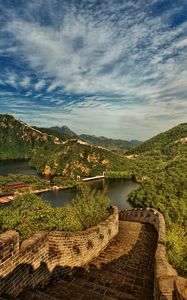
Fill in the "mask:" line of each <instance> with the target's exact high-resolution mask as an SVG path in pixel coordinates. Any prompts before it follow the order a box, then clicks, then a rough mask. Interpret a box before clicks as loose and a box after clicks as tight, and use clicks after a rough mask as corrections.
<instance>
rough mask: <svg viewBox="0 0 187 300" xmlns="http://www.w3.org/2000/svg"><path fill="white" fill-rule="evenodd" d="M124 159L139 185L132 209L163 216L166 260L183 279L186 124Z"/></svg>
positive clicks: (186, 258) (186, 256)
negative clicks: (136, 207)
mask: <svg viewBox="0 0 187 300" xmlns="http://www.w3.org/2000/svg"><path fill="white" fill-rule="evenodd" d="M134 153H136V154H134ZM128 158H129V160H131V161H132V164H131V165H130V169H129V172H130V173H131V174H133V176H134V178H135V179H136V180H139V181H141V182H142V184H141V186H140V188H139V189H138V190H136V191H134V192H132V193H131V194H130V195H129V199H130V201H131V202H132V203H133V204H134V205H135V206H141V207H154V208H156V209H158V210H159V211H161V212H162V213H163V214H164V216H165V220H166V225H167V240H166V245H167V250H168V255H169V259H170V261H171V263H172V264H173V265H174V266H175V267H176V268H177V269H178V271H179V272H180V273H181V274H183V275H185V276H187V247H186V245H187V176H186V174H187V124H181V125H178V126H177V127H174V128H173V129H171V130H169V131H167V132H165V133H162V134H160V135H158V136H156V137H155V138H152V139H151V140H149V141H147V142H145V143H143V144H142V145H140V146H138V147H136V149H133V150H131V152H130V153H129V155H128Z"/></svg>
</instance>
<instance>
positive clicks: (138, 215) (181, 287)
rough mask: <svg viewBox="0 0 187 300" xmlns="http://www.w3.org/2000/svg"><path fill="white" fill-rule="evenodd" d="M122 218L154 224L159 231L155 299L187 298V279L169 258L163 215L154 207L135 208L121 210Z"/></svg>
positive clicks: (184, 299) (186, 299)
mask: <svg viewBox="0 0 187 300" xmlns="http://www.w3.org/2000/svg"><path fill="white" fill-rule="evenodd" d="M120 219H121V220H126V221H133V222H141V223H149V224H152V225H153V226H154V227H155V229H156V230H157V232H158V240H157V249H156V253H155V271H154V277H155V279H154V299H155V300H173V299H175V300H187V279H185V278H182V277H179V276H178V274H177V271H176V270H175V269H174V268H173V267H172V266H171V265H170V264H169V262H168V259H167V254H166V247H165V238H166V229H165V220H164V217H163V215H162V214H161V213H160V212H158V211H157V210H156V209H153V208H133V209H127V210H124V211H122V212H120ZM174 297H175V298H174Z"/></svg>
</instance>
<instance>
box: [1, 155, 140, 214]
mask: <svg viewBox="0 0 187 300" xmlns="http://www.w3.org/2000/svg"><path fill="white" fill-rule="evenodd" d="M9 173H12V174H18V173H20V174H25V175H35V176H38V177H41V176H40V175H38V174H37V172H36V170H35V169H33V168H31V167H29V165H28V161H26V160H17V159H16V160H4V161H0V175H7V174H9ZM85 184H87V185H89V186H91V188H92V189H99V190H103V189H106V190H107V196H108V197H109V198H110V200H111V204H115V205H117V206H118V207H119V209H121V210H122V209H125V208H130V207H132V206H131V205H130V203H129V202H128V201H127V199H128V194H129V193H130V192H131V191H133V190H135V189H137V188H138V187H139V184H138V183H136V182H134V181H132V180H125V179H99V180H94V181H89V182H87V183H85ZM77 189H78V187H76V188H71V189H64V190H54V191H50V192H46V193H43V194H41V195H40V196H41V197H42V198H43V199H44V200H47V201H49V202H50V203H51V205H52V206H53V207H58V206H64V205H65V204H66V203H69V202H71V201H72V199H73V198H74V197H75V196H76V193H77Z"/></svg>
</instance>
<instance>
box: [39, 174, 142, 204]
mask: <svg viewBox="0 0 187 300" xmlns="http://www.w3.org/2000/svg"><path fill="white" fill-rule="evenodd" d="M85 184H87V185H89V186H91V188H93V189H99V190H103V189H104V188H106V189H107V196H108V197H109V198H110V200H111V204H115V205H117V206H118V207H119V209H121V210H122V209H125V208H130V207H132V206H131V204H130V203H129V202H128V201H127V198H128V194H129V193H130V192H131V191H133V190H135V189H137V188H138V187H139V184H138V183H136V182H133V181H132V180H123V179H101V180H96V181H90V182H87V183H85ZM76 193H77V188H73V189H66V190H57V191H50V192H46V193H42V194H41V195H40V196H41V197H42V198H43V199H44V200H47V201H49V202H50V203H51V205H52V206H53V207H57V206H64V205H65V204H66V203H69V202H71V201H72V199H73V198H74V197H75V196H76Z"/></svg>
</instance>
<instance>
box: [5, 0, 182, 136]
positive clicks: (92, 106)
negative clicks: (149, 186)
mask: <svg viewBox="0 0 187 300" xmlns="http://www.w3.org/2000/svg"><path fill="white" fill-rule="evenodd" d="M75 2H76V1H75ZM75 2H74V1H67V2H66V1H55V0H45V1H44V0H37V1H36V0H33V1H31V2H30V3H28V4H25V6H24V9H23V11H22V13H21V10H20V9H21V8H20V9H18V12H17V13H15V11H14V10H11V13H9V17H8V18H7V20H8V22H7V24H6V26H5V28H4V29H3V30H4V32H6V34H7V33H8V35H7V36H11V37H12V38H11V41H9V43H8V42H7V41H5V43H4V46H3V49H6V48H7V49H9V52H6V53H5V54H6V55H8V54H7V53H11V49H12V55H15V54H16V56H15V57H16V59H18V60H21V61H22V62H23V64H25V66H29V68H30V69H31V70H32V72H33V73H34V74H36V78H38V79H34V81H35V82H36V80H38V81H37V82H36V83H35V84H34V85H33V86H31V82H30V81H29V80H26V79H21V81H20V78H22V77H21V76H20V78H17V77H16V76H15V75H14V74H9V75H10V76H9V77H8V78H7V77H6V78H3V82H5V83H8V84H10V85H11V86H13V87H17V86H18V87H19V86H22V87H23V88H29V89H31V88H33V89H34V92H35V91H37V92H40V93H41V90H42V89H43V91H42V92H43V94H44V93H48V95H49V97H47V96H46V95H45V97H44V98H45V103H47V104H48V105H49V106H50V105H51V107H52V108H51V112H50V113H51V114H52V115H53V116H55V110H56V108H57V107H59V106H60V107H61V109H63V110H64V111H59V112H58V113H57V120H59V121H60V116H61V117H62V118H65V116H69V117H70V118H71V121H72V123H73V126H76V124H78V120H79V122H80V125H79V126H80V127H81V128H82V132H84V130H83V129H84V128H88V130H89V128H92V127H93V126H95V127H96V128H97V129H96V131H99V129H103V134H105V133H104V132H106V131H107V128H108V130H110V132H111V134H112V132H113V134H115V135H117V133H118V132H119V134H120V136H121V137H122V130H121V131H120V126H121V128H124V130H125V128H127V127H128V124H129V123H131V127H132V128H131V129H130V130H129V131H128V132H129V134H130V133H131V134H133V135H136V132H137V134H139V135H140V136H142V138H143V135H144V136H146V137H148V136H151V131H152V132H153V131H154V130H155V131H156V126H157V128H159V129H161V127H162V126H163V128H167V127H168V126H169V125H175V123H176V122H177V121H178V122H181V120H184V115H185V113H184V112H185V109H186V106H185V105H184V103H185V101H186V97H187V81H186V78H187V48H186V46H187V21H186V22H183V23H181V24H179V25H178V26H173V27H172V26H170V22H171V19H172V18H173V16H174V15H175V14H179V13H182V10H181V9H182V8H181V6H182V4H181V6H176V5H175V7H173V6H171V8H168V10H167V12H165V13H163V14H161V13H160V14H157V15H156V13H155V11H154V9H153V7H152V5H153V4H158V3H159V1H158V0H154V1H143V3H144V4H145V5H142V1H130V0H129V1H115V0H106V1H105V0H103V1H100V3H99V4H98V6H96V1H94V0H93V1H87V0H82V1H78V2H77V3H76V5H75ZM181 3H182V2H181ZM57 4H58V5H57ZM57 6H58V10H57ZM41 10H42V16H44V17H43V19H42V16H41ZM7 15H8V14H7ZM22 15H23V16H24V17H22ZM46 16H47V24H46V22H45V18H46ZM3 51H4V50H3ZM18 77H19V76H18ZM32 82H33V80H32ZM30 93H32V92H31V91H29V92H28V93H27V94H26V96H27V97H28V96H30V95H31V94H30ZM71 94H74V96H75V95H77V98H76V97H72V99H71V97H69V98H68V97H67V96H68V95H69V96H71ZM88 94H89V95H90V94H93V96H92V97H90V96H89V97H88V96H85V97H83V96H82V95H88ZM58 96H59V98H58ZM60 96H61V97H62V98H63V97H64V98H65V100H63V101H62V100H61V99H60ZM39 98H40V94H39V95H36V96H35V97H33V99H37V101H38V106H39V105H41V103H40V99H39ZM33 101H35V100H33ZM55 106H56V107H55ZM53 107H55V108H54V112H53ZM181 107H183V109H181ZM43 109H44V110H45V107H43ZM76 110H77V111H76ZM93 112H94V115H96V118H97V122H94V120H93ZM112 112H113V113H112ZM44 115H45V112H44V114H43V118H41V120H43V121H45V119H44ZM102 115H103V118H102ZM32 117H33V116H32ZM74 118H75V119H74ZM107 118H108V120H107ZM172 118H173V120H172ZM47 120H48V118H47ZM76 120H77V121H76ZM158 120H159V121H158ZM48 122H49V120H48ZM127 122H128V124H127ZM100 123H101V124H102V126H99V124H100ZM132 123H133V124H132ZM86 124H89V125H86ZM150 124H151V125H150ZM135 129H136V130H135ZM157 132H158V131H157ZM96 133H97V132H96ZM133 137H134V136H133ZM136 138H137V137H136Z"/></svg>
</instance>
